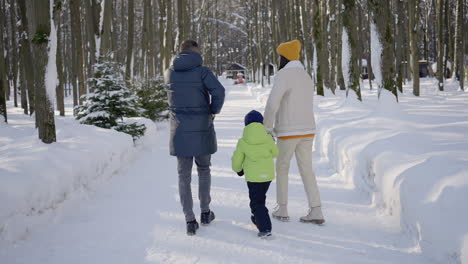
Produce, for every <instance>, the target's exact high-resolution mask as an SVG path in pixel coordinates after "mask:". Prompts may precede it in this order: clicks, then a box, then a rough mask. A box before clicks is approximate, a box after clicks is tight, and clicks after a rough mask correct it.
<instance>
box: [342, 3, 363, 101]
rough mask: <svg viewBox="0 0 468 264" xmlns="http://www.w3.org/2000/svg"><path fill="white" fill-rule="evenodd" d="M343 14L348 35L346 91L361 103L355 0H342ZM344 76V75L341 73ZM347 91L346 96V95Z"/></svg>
mask: <svg viewBox="0 0 468 264" xmlns="http://www.w3.org/2000/svg"><path fill="white" fill-rule="evenodd" d="M343 4H344V8H345V9H344V13H343V25H344V28H345V30H346V32H347V34H348V43H349V53H350V56H349V57H350V60H349V62H348V64H349V65H348V68H349V74H348V83H347V84H346V85H347V87H346V88H347V89H348V91H349V89H351V90H353V91H354V92H355V93H356V96H357V98H358V100H359V101H362V97H361V86H360V78H359V72H360V71H359V69H358V59H359V58H358V57H357V55H358V54H357V49H356V46H357V43H356V41H357V30H356V0H344V1H343ZM343 74H345V73H343ZM348 91H347V94H348Z"/></svg>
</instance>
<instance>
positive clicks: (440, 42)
mask: <svg viewBox="0 0 468 264" xmlns="http://www.w3.org/2000/svg"><path fill="white" fill-rule="evenodd" d="M443 6H444V0H437V51H438V52H437V79H438V80H439V90H440V91H443V90H444V72H445V69H443V65H442V63H443V59H444V37H443V32H444V31H443V27H444V25H443V19H442V18H443V12H444V8H443Z"/></svg>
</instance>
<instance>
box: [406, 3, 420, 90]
mask: <svg viewBox="0 0 468 264" xmlns="http://www.w3.org/2000/svg"><path fill="white" fill-rule="evenodd" d="M418 6H419V1H418V0H410V1H408V11H409V13H408V17H409V30H410V33H409V36H410V46H411V68H412V70H413V71H412V72H413V94H414V95H416V96H419V48H418V31H419V30H418V29H419V28H418V21H419V15H418V14H419V7H418Z"/></svg>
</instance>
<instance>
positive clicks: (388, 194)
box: [251, 79, 468, 263]
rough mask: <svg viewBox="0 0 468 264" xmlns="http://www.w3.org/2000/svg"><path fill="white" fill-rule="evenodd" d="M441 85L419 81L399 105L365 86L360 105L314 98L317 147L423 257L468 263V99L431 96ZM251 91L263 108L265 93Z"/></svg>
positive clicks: (454, 93)
mask: <svg viewBox="0 0 468 264" xmlns="http://www.w3.org/2000/svg"><path fill="white" fill-rule="evenodd" d="M436 85H437V84H436V82H434V80H433V79H422V80H421V94H422V96H421V97H420V98H416V97H414V96H412V95H411V94H410V93H407V94H401V95H400V98H399V100H400V103H396V101H395V99H394V97H393V95H391V94H390V93H386V91H384V90H383V91H382V94H381V96H380V99H381V101H378V99H377V91H376V90H373V91H370V90H369V89H368V88H367V87H364V88H363V102H359V101H357V100H356V99H353V98H352V97H350V98H347V99H345V95H344V93H343V92H341V91H339V90H337V92H338V93H337V96H332V95H328V96H326V97H319V96H317V97H316V98H315V103H314V107H315V110H316V118H317V126H318V131H319V132H318V135H317V140H316V148H317V149H319V150H320V151H321V152H322V156H323V157H325V158H326V159H328V160H329V161H330V163H331V164H332V165H333V166H334V168H335V169H336V171H337V172H338V173H339V175H340V177H341V179H342V181H344V182H347V183H348V184H349V186H350V188H354V189H356V190H357V191H360V192H362V193H363V194H365V195H368V197H369V204H370V206H373V207H376V208H377V209H379V210H381V211H382V212H383V213H385V214H386V215H388V216H389V217H388V219H389V221H391V222H394V224H395V226H398V227H399V228H400V229H401V231H402V232H403V233H405V234H406V235H408V236H410V237H411V238H413V240H414V244H415V245H416V248H419V250H421V251H422V253H423V254H424V255H425V256H427V257H428V258H430V259H431V260H432V261H435V262H437V263H468V226H467V225H466V223H468V210H467V205H466V195H467V194H468V137H467V136H466V135H467V134H468V94H467V93H463V92H457V91H456V89H447V90H448V91H447V92H444V93H434V90H435V88H436V87H437V86H436ZM405 89H406V90H411V87H409V86H408V87H405ZM251 90H252V91H255V93H254V94H255V95H256V96H259V97H261V98H259V101H260V102H266V98H264V97H267V96H268V92H267V90H268V89H267V88H263V89H261V87H251Z"/></svg>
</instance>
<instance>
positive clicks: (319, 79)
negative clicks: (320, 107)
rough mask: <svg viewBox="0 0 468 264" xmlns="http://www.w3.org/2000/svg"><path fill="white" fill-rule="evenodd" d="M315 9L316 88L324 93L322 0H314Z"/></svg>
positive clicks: (319, 93)
mask: <svg viewBox="0 0 468 264" xmlns="http://www.w3.org/2000/svg"><path fill="white" fill-rule="evenodd" d="M313 3H314V5H313V10H314V15H313V19H314V25H313V28H314V31H313V37H314V44H315V51H316V52H315V56H317V65H316V72H315V78H316V80H315V81H316V88H317V94H318V95H322V96H323V95H324V90H323V77H324V76H323V72H324V70H322V67H325V64H323V59H324V58H323V54H324V53H323V52H322V49H323V48H324V47H323V45H322V40H323V38H322V21H321V16H320V2H319V0H313Z"/></svg>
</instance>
